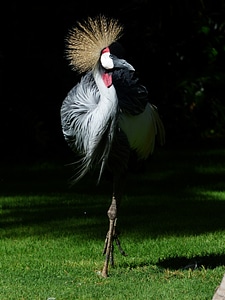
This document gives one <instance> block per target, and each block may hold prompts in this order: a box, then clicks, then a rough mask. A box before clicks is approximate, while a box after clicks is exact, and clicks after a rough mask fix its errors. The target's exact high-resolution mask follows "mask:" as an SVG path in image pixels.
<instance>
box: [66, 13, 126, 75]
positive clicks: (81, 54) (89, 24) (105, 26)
mask: <svg viewBox="0 0 225 300" xmlns="http://www.w3.org/2000/svg"><path fill="white" fill-rule="evenodd" d="M122 31H123V26H122V25H120V24H119V22H118V20H115V19H111V18H110V19H109V18H106V17H105V16H103V15H99V16H97V17H95V18H90V17H89V18H88V19H87V20H86V21H83V22H82V23H81V22H77V26H76V27H74V28H72V29H71V30H70V31H69V33H68V35H67V37H66V50H65V54H66V58H67V59H68V60H69V61H70V65H71V66H72V69H73V70H75V71H78V72H79V73H82V72H86V71H90V70H92V69H93V68H94V67H95V65H96V64H97V62H98V60H99V57H100V54H101V51H102V50H103V49H104V48H106V47H108V46H110V45H111V44H112V43H114V42H116V41H117V40H118V39H119V38H120V37H121V35H122Z"/></svg>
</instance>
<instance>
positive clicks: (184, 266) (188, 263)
mask: <svg viewBox="0 0 225 300" xmlns="http://www.w3.org/2000/svg"><path fill="white" fill-rule="evenodd" d="M156 265H157V266H158V267H160V268H163V269H170V270H178V269H181V270H188V269H192V270H195V269H199V268H202V267H204V268H205V269H214V268H217V267H219V266H224V265H225V254H221V255H220V254H210V255H206V256H196V257H193V258H191V259H188V258H187V257H173V258H167V259H165V260H162V261H159V262H158V263H157V264H156Z"/></svg>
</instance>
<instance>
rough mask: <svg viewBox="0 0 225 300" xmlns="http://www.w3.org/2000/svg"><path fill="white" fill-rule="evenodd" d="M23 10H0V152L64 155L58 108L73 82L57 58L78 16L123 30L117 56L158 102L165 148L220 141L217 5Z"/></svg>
mask: <svg viewBox="0 0 225 300" xmlns="http://www.w3.org/2000/svg"><path fill="white" fill-rule="evenodd" d="M27 5H28V4H27ZM27 5H25V4H19V3H18V2H17V1H11V2H9V3H8V4H6V5H5V8H4V9H2V10H1V43H0V63H1V65H0V97H1V99H0V101H1V110H0V112H1V118H0V119H1V121H0V127H1V145H2V149H1V150H2V153H3V154H4V155H5V156H7V155H9V156H10V158H12V157H13V158H15V159H19V158H22V159H24V158H27V157H28V156H29V157H31V156H32V157H33V158H36V157H38V158H39V157H42V156H43V157H46V156H47V157H51V156H54V155H59V156H61V155H62V153H61V151H67V145H66V144H65V143H64V140H63V137H62V134H61V124H60V117H59V110H60V106H61V103H62V100H63V99H64V98H65V96H66V94H67V92H68V91H69V90H70V89H71V88H72V86H74V85H75V83H76V82H77V81H78V79H79V78H78V76H77V74H75V73H74V72H72V71H71V70H70V68H69V67H68V63H67V61H66V60H65V58H64V39H65V36H66V34H67V32H68V29H69V28H71V26H72V25H74V24H75V22H76V21H77V20H80V19H82V18H85V17H86V16H88V15H96V14H98V13H104V14H106V15H108V16H112V17H116V18H119V19H120V21H121V22H122V23H123V24H124V26H125V33H124V36H123V37H122V40H121V43H122V44H123V46H124V48H125V49H126V54H127V57H126V58H127V59H128V60H129V61H130V62H131V63H132V64H133V65H134V66H135V67H136V71H137V74H138V77H139V78H140V80H141V82H143V83H144V85H145V86H146V87H147V89H148V91H149V95H150V101H151V103H153V104H155V105H156V106H158V109H159V112H160V114H161V116H162V118H163V120H164V123H165V127H166V133H167V143H170V141H171V142H174V141H182V142H183V141H188V142H189V143H190V142H195V141H196V140H202V139H206V140H212V139H213V140H215V139H221V140H222V139H224V135H225V130H224V128H225V104H224V92H225V85H224V80H225V63H224V54H225V32H224V31H225V1H224V0H220V1H219V0H216V1H215V0H189V1H187V0H185V1H179V0H170V1H164V2H162V1H151V0H143V1H136V0H133V1H123V2H121V3H119V4H118V3H117V4H116V3H110V5H109V6H107V5H105V6H104V7H103V6H102V3H101V2H98V1H97V2H96V1H82V2H80V3H79V4H78V3H77V2H76V1H73V2H70V1H64V2H63V3H60V4H56V3H54V5H50V4H47V3H42V2H38V4H35V3H34V4H32V3H31V4H29V6H27Z"/></svg>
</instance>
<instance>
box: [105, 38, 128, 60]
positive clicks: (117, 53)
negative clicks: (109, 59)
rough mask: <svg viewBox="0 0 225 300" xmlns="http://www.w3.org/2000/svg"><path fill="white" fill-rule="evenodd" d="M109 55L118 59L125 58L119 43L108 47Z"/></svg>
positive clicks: (123, 50)
mask: <svg viewBox="0 0 225 300" xmlns="http://www.w3.org/2000/svg"><path fill="white" fill-rule="evenodd" d="M109 50H110V53H111V54H113V55H115V56H117V57H118V58H124V57H125V53H126V52H125V49H124V48H123V46H122V45H121V44H120V43H119V42H114V43H112V44H111V45H110V46H109Z"/></svg>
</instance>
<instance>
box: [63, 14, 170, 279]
mask: <svg viewBox="0 0 225 300" xmlns="http://www.w3.org/2000/svg"><path fill="white" fill-rule="evenodd" d="M123 32H124V26H123V25H122V24H121V23H120V22H119V20H118V19H116V18H113V17H106V16H105V15H102V14H99V15H97V16H95V17H87V19H83V20H81V21H77V22H76V25H75V26H73V27H72V28H71V29H69V30H68V33H67V35H66V37H65V57H66V59H67V60H68V61H69V63H68V64H69V66H70V67H71V68H72V70H74V71H75V72H77V73H78V74H80V75H81V77H80V79H79V81H78V82H77V83H76V84H75V86H74V87H72V88H71V90H70V91H69V92H68V94H67V95H66V97H65V99H64V100H63V101H62V105H61V109H60V116H61V127H62V133H63V136H64V138H65V140H66V142H67V143H68V146H69V147H70V148H71V149H72V151H73V152H74V153H76V157H77V161H76V167H77V169H76V173H75V175H74V180H73V182H74V183H76V182H78V181H79V180H80V179H81V178H83V177H84V176H85V175H86V174H87V173H88V172H90V170H93V169H94V170H98V178H97V183H99V182H100V180H101V178H102V174H104V172H109V173H110V174H111V177H110V178H111V180H112V191H111V192H112V194H111V195H112V196H111V203H110V206H109V209H108V211H107V215H108V221H109V229H108V231H107V234H106V238H105V244H104V250H103V254H104V255H105V260H104V264H103V268H102V270H101V272H100V273H101V275H102V276H103V277H108V276H109V268H110V266H111V265H112V266H113V265H114V243H116V244H117V246H118V248H119V250H120V252H121V253H122V254H123V255H126V253H125V251H124V250H123V249H122V247H121V244H120V241H119V238H118V233H117V230H116V222H117V217H118V209H119V207H120V204H121V198H122V194H123V186H124V182H125V180H126V177H127V173H128V171H129V165H130V164H132V161H134V159H135V160H137V161H140V162H141V161H145V160H146V159H147V158H148V157H149V156H150V155H151V154H152V153H153V150H154V147H155V141H156V139H158V141H159V143H160V144H162V145H163V144H164V142H165V129H164V125H163V122H162V118H161V117H160V116H159V112H158V109H157V107H156V106H155V105H153V104H151V103H150V101H149V94H148V90H147V88H146V87H145V86H144V85H142V84H141V83H140V79H139V78H138V76H137V75H136V71H135V69H134V67H133V66H132V64H130V63H129V62H128V61H127V60H126V59H125V58H124V57H123V55H124V48H123V46H122V45H121V43H120V42H119V40H120V39H121V37H122V35H123Z"/></svg>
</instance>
